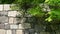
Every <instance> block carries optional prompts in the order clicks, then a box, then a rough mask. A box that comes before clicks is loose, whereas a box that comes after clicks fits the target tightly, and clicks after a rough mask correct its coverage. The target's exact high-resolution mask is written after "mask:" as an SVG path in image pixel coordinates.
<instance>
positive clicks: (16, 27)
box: [10, 24, 18, 29]
mask: <svg viewBox="0 0 60 34" xmlns="http://www.w3.org/2000/svg"><path fill="white" fill-rule="evenodd" d="M10 29H18V25H14V24H12V25H10Z"/></svg>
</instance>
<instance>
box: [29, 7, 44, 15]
mask: <svg viewBox="0 0 60 34" xmlns="http://www.w3.org/2000/svg"><path fill="white" fill-rule="evenodd" d="M28 13H30V14H31V15H33V16H42V15H43V14H44V13H42V11H41V9H40V7H38V6H37V7H34V8H31V9H29V10H28Z"/></svg>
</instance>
